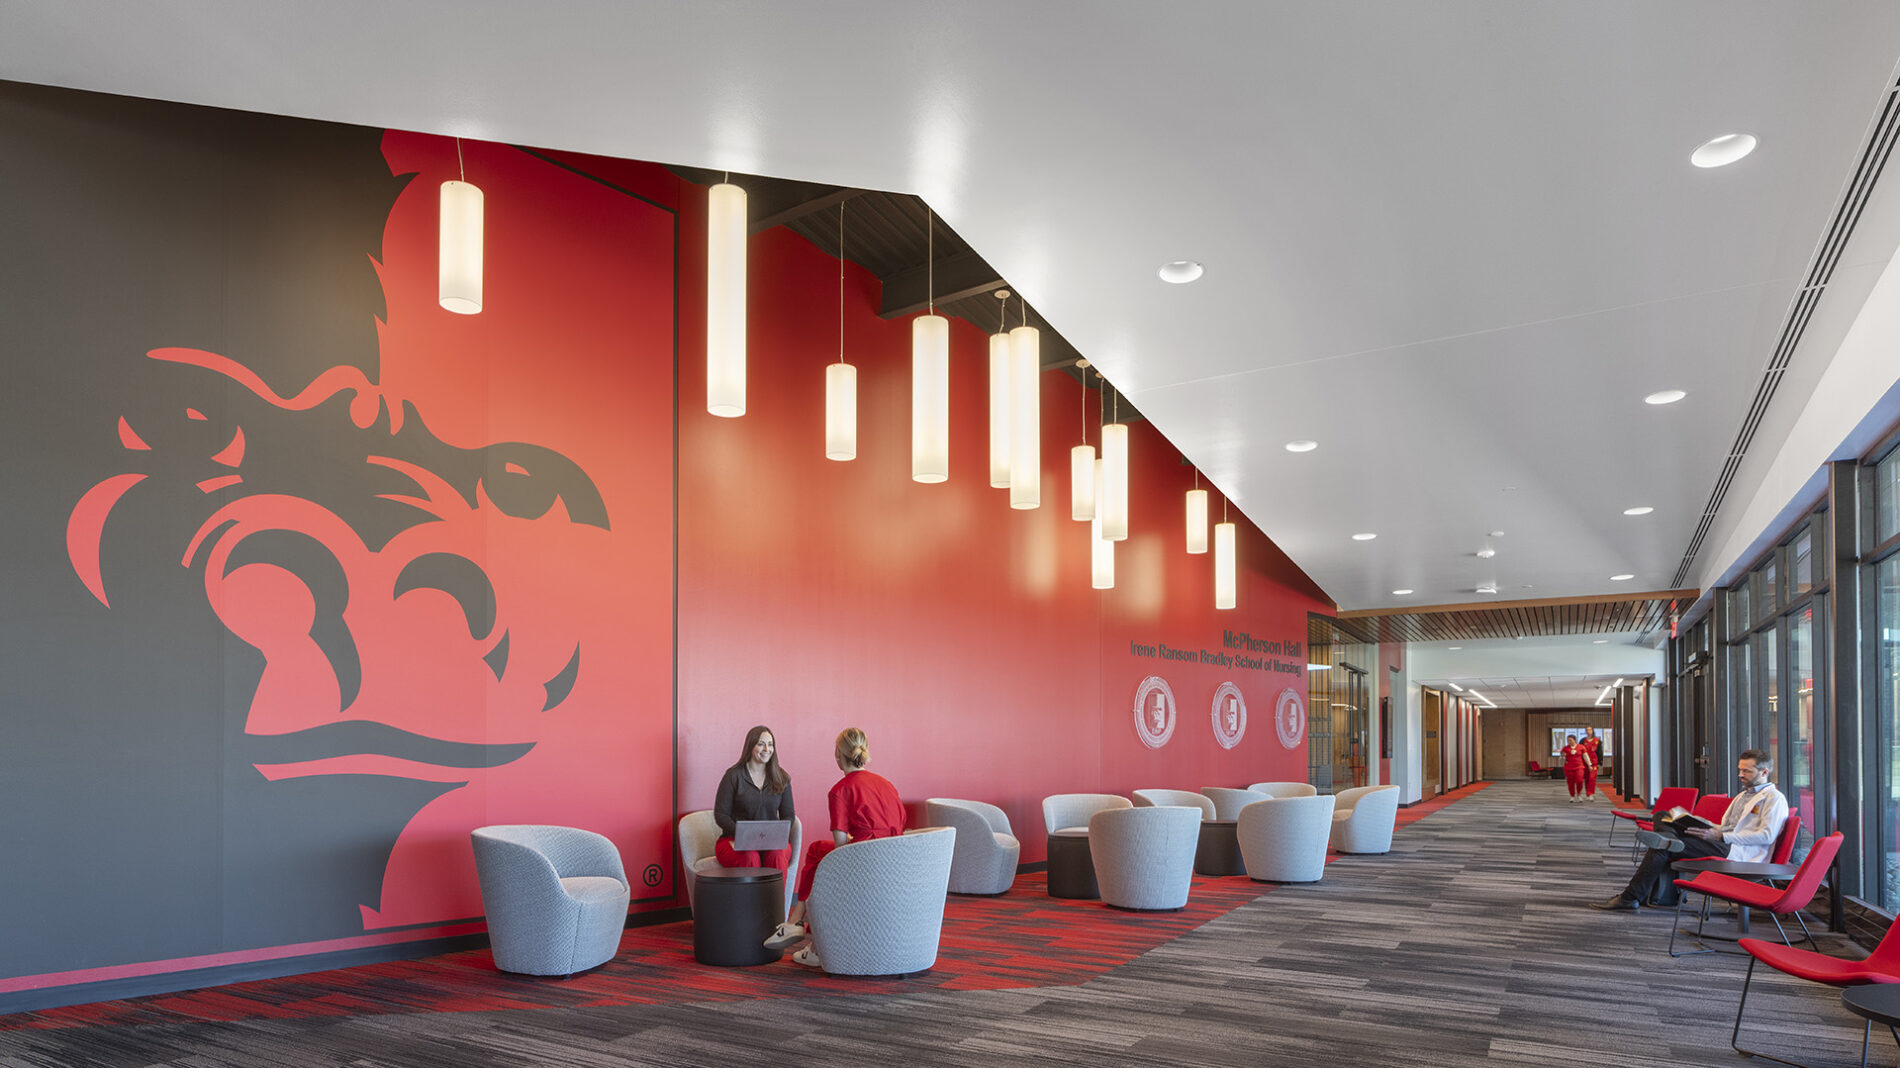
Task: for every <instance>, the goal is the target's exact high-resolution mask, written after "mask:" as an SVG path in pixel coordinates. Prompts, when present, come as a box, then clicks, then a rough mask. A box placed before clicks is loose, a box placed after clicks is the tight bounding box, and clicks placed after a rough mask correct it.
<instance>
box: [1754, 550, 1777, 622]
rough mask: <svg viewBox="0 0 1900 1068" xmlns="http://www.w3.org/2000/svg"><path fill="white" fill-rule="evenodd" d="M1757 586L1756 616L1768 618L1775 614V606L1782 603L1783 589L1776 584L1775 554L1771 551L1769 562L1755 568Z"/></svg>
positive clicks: (1757, 617)
mask: <svg viewBox="0 0 1900 1068" xmlns="http://www.w3.org/2000/svg"><path fill="white" fill-rule="evenodd" d="M1755 578H1756V580H1757V583H1758V584H1757V586H1756V588H1755V618H1756V619H1767V618H1768V617H1769V616H1772V615H1774V614H1775V606H1776V605H1779V604H1780V603H1781V589H1780V587H1778V586H1776V585H1775V556H1774V554H1773V553H1770V554H1769V556H1768V562H1767V563H1765V564H1763V565H1761V567H1759V568H1757V569H1756V570H1755Z"/></svg>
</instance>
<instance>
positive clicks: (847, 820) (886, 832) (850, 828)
mask: <svg viewBox="0 0 1900 1068" xmlns="http://www.w3.org/2000/svg"><path fill="white" fill-rule="evenodd" d="M832 755H833V756H834V757H836V758H837V761H838V770H839V771H842V772H844V778H842V779H839V780H838V782H837V785H835V786H833V787H832V788H831V793H830V795H829V798H830V803H831V804H830V807H831V840H830V841H825V840H823V839H820V840H818V841H815V842H813V843H811V845H809V846H807V847H806V848H805V862H804V863H803V864H801V865H799V868H798V900H797V901H795V902H793V903H792V913H791V915H790V916H788V917H786V919H785V922H784V923H781V924H779V925H778V930H776V931H773V932H772V937H770V938H768V939H766V940H765V945H766V948H768V949H785V948H787V947H788V946H791V945H793V944H795V943H798V942H802V941H806V931H805V923H804V919H805V899H806V898H808V897H810V896H811V882H812V878H813V877H814V876H815V875H816V874H817V871H818V864H819V862H820V861H822V860H824V859H825V855H826V854H828V853H830V852H831V851H832V850H834V849H836V848H838V847H839V846H842V845H845V844H847V843H849V842H861V841H864V840H866V839H871V838H890V837H894V836H896V835H900V834H903V833H904V802H903V801H902V800H901V799H900V798H899V797H898V796H897V787H895V786H892V785H891V781H890V780H889V779H886V778H885V777H884V776H882V775H879V774H877V773H876V772H872V771H866V770H865V767H866V765H868V764H870V762H871V743H870V742H869V741H868V740H867V739H866V738H865V737H864V732H863V731H861V730H859V729H858V728H856V727H847V728H845V729H844V730H843V731H841V732H839V734H838V744H837V747H836V749H835V751H834V752H833V754H832ZM792 959H793V960H795V961H797V962H798V963H800V964H805V965H809V966H811V967H813V968H817V967H821V966H822V965H821V964H820V962H819V960H818V953H817V951H816V950H815V949H813V948H812V947H811V945H810V944H809V943H808V942H807V944H806V945H805V946H804V947H803V948H801V949H800V950H799V951H798V952H796V953H794V954H792Z"/></svg>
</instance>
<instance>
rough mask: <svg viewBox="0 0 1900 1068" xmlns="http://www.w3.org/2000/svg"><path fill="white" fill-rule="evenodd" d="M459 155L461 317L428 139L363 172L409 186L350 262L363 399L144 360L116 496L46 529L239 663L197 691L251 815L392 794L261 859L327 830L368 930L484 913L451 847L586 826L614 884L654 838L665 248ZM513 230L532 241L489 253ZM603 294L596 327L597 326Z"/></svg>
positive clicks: (660, 812) (663, 709) (561, 174)
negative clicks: (408, 175) (357, 883)
mask: <svg viewBox="0 0 1900 1068" xmlns="http://www.w3.org/2000/svg"><path fill="white" fill-rule="evenodd" d="M466 148H467V152H468V156H469V164H468V167H469V175H470V178H471V180H477V181H481V182H482V183H484V184H485V185H487V186H488V203H489V207H490V212H491V217H490V221H489V231H490V235H491V237H490V241H489V257H490V264H491V267H490V275H489V278H490V280H489V288H490V292H491V293H493V294H496V296H495V297H494V298H493V299H491V301H490V307H489V309H488V311H486V312H485V313H484V314H483V315H481V316H479V317H474V318H473V319H471V320H462V319H461V318H460V317H456V316H450V315H448V314H446V313H443V312H441V311H440V310H439V309H437V308H436V307H435V306H434V300H433V289H434V284H435V283H434V241H435V234H434V216H433V212H434V197H435V190H436V187H437V184H438V183H439V181H440V180H441V177H442V176H443V172H444V170H445V169H452V168H453V167H454V166H455V163H454V160H455V153H454V148H453V145H452V143H449V142H443V141H441V140H440V139H435V138H424V137H420V136H413V135H396V134H392V135H389V136H388V137H387V138H386V139H385V142H384V151H385V155H386V157H387V158H388V160H389V162H390V163H391V169H392V170H393V171H395V172H396V173H398V174H401V173H405V172H408V171H417V172H420V175H419V177H418V178H417V179H416V180H415V181H413V182H411V183H410V184H409V185H408V187H407V188H406V189H405V190H404V191H403V192H402V193H401V195H400V196H399V198H398V199H397V201H396V204H395V207H394V208H393V209H392V210H391V212H390V215H389V219H388V222H387V224H386V227H385V231H384V248H383V252H384V259H383V261H382V262H381V263H378V264H376V265H375V266H376V268H377V270H378V272H379V275H380V277H381V279H382V284H383V290H384V294H385V300H386V304H387V307H388V318H387V321H384V322H378V323H377V328H378V337H379V338H380V341H381V346H380V354H379V360H378V361H376V362H375V363H374V364H373V367H374V371H373V372H372V371H366V370H365V369H364V368H362V367H358V366H353V365H349V364H340V365H338V366H335V367H331V368H329V369H328V370H325V371H323V372H321V373H320V374H318V375H316V377H315V378H314V379H313V380H310V381H308V382H301V381H292V382H289V383H284V382H283V381H281V379H282V378H283V377H284V375H283V374H278V375H277V378H278V381H275V382H273V381H268V380H267V375H268V374H269V373H270V372H264V371H260V370H259V369H254V367H253V366H252V362H251V361H248V360H240V359H238V358H236V357H233V356H230V355H224V354H218V353H213V352H206V351H202V350H199V349H190V348H157V349H153V350H152V351H150V352H149V353H148V354H147V355H148V358H149V360H150V361H152V363H150V364H148V365H147V366H148V367H150V368H152V369H153V371H154V376H153V377H154V380H155V381H159V382H162V383H163V384H164V385H163V386H162V388H161V389H160V391H159V392H160V393H161V394H162V396H161V397H160V398H159V400H162V401H163V402H164V403H159V401H158V400H155V401H153V403H151V404H149V405H146V406H145V407H146V410H144V411H142V412H139V413H136V414H135V415H134V416H131V417H126V418H121V419H120V420H119V425H118V433H119V438H120V442H121V444H122V445H123V446H124V447H125V449H126V450H127V451H126V457H127V461H128V466H129V467H130V468H132V469H131V470H129V471H127V472H126V473H122V474H116V475H114V476H112V477H109V478H106V479H104V480H103V481H101V482H99V483H98V484H97V485H95V486H94V487H93V488H92V489H91V490H90V491H88V492H87V493H85V495H84V497H83V498H82V499H81V500H80V501H79V502H78V504H77V505H76V507H75V508H74V509H73V511H72V514H71V517H70V520H69V524H68V530H67V548H68V553H69V556H70V558H71V562H72V566H73V569H74V572H75V573H76V575H77V576H78V578H79V580H80V581H81V582H82V583H83V584H84V585H85V587H86V588H87V589H88V590H90V591H91V593H92V595H93V596H94V597H96V598H97V599H98V600H99V601H100V602H101V603H103V604H106V605H108V606H111V607H114V608H115V610H116V608H117V604H116V602H117V601H118V600H119V599H120V597H121V596H122V595H124V596H131V597H137V596H138V595H139V585H140V584H139V582H138V581H137V578H138V576H139V575H141V574H142V572H141V571H139V570H138V568H140V567H149V566H152V564H151V554H152V552H154V551H158V552H161V553H162V554H164V555H163V556H162V557H161V559H169V560H170V561H171V566H175V567H177V568H182V569H184V570H185V571H186V572H188V573H190V574H191V575H193V576H198V577H200V578H201V581H202V594H203V598H204V606H205V607H208V609H209V611H210V612H211V613H212V614H213V615H214V616H215V619H216V620H217V622H218V623H219V624H221V625H222V627H223V628H224V629H225V630H226V631H228V633H229V635H230V636H231V637H232V638H235V639H236V640H237V641H238V642H241V643H242V644H243V646H247V647H249V649H250V650H254V651H255V656H256V658H258V661H257V663H256V666H255V670H254V672H253V671H251V670H250V669H248V668H246V667H243V665H244V664H247V663H250V662H251V661H249V660H247V659H246V658H233V659H232V660H231V661H230V662H229V663H225V664H223V665H220V664H207V665H206V668H207V670H210V671H218V670H221V669H222V670H224V671H226V672H227V674H231V675H233V676H234V677H233V681H232V682H231V683H230V688H231V689H232V690H234V691H239V696H238V698H236V699H242V695H241V691H242V689H243V687H244V686H247V685H249V684H251V683H253V682H254V685H255V689H254V691H253V692H251V693H250V694H249V697H248V701H247V702H246V703H245V704H244V705H243V706H242V719H243V722H242V730H241V734H239V735H236V736H235V737H232V738H231V739H230V741H231V744H235V745H237V746H238V747H239V751H240V753H241V760H240V763H241V764H242V765H248V766H249V767H250V768H254V769H255V771H256V773H257V774H258V775H260V776H261V777H262V779H263V780H264V783H262V784H258V785H257V786H256V790H257V793H258V796H260V797H266V796H270V794H269V792H270V791H271V790H272V789H280V790H281V789H283V788H285V787H288V786H290V785H291V784H294V783H297V782H298V781H300V780H310V781H316V780H321V781H322V782H325V783H330V784H335V785H338V786H341V787H344V788H345V790H344V792H345V793H348V792H350V791H358V790H360V791H375V790H378V789H383V788H384V787H385V786H386V785H387V786H388V788H389V789H391V790H394V791H397V792H395V793H391V794H390V797H391V798H392V799H391V800H390V801H389V802H388V803H387V805H386V806H384V807H388V808H394V809H397V810H399V814H398V816H397V817H396V819H395V821H394V824H393V825H396V826H400V827H401V832H400V835H399V836H398V837H397V838H396V840H395V841H393V842H392V841H388V840H387V839H386V838H383V837H381V836H382V835H384V834H385V833H386V832H384V831H381V830H378V829H376V828H375V827H372V826H370V825H369V824H367V823H363V824H351V823H349V822H348V821H349V820H350V819H351V818H352V817H351V816H350V815H349V814H347V813H346V812H344V807H345V806H343V805H341V804H340V803H339V802H337V801H335V800H325V801H322V802H318V801H315V800H311V801H309V802H300V803H302V804H305V805H306V806H307V807H306V808H304V809H301V810H296V809H295V807H294V804H293V805H292V809H293V810H292V811H289V812H287V813H286V814H285V815H283V817H282V819H283V820H284V821H285V822H287V823H288V824H289V825H288V826H283V827H275V828H271V827H263V828H260V829H259V830H258V831H257V833H258V834H259V835H265V834H283V835H288V836H291V838H290V843H291V844H290V846H288V847H287V848H288V849H291V850H294V849H295V848H296V846H297V843H298V841H299V839H298V838H297V837H296V836H298V835H300V834H303V833H305V831H306V830H307V829H308V828H311V827H317V826H324V827H325V828H326V831H325V833H324V834H322V835H314V834H313V835H311V837H310V838H309V839H308V841H309V842H310V843H311V844H310V845H309V847H308V848H309V850H317V849H318V848H319V847H318V846H317V845H316V844H315V843H316V842H317V841H319V840H321V841H322V842H324V843H326V844H325V845H324V846H322V847H321V848H323V849H333V850H334V851H335V852H336V853H337V855H336V856H335V857H331V858H314V859H316V860H318V861H320V862H327V863H334V864H337V865H344V866H349V865H356V866H363V867H366V868H368V869H372V870H374V871H375V872H377V873H379V875H380V893H379V894H377V895H376V896H375V897H374V899H372V900H362V901H358V902H354V904H357V905H360V906H361V917H362V925H363V926H364V927H367V928H379V927H391V926H401V925H412V924H423V923H432V922H442V921H447V920H454V919H461V918H466V917H470V916H474V915H478V914H480V912H481V906H480V900H479V897H478V894H477V890H476V883H475V879H474V876H473V868H472V861H471V859H470V856H469V849H468V843H467V835H468V832H469V830H471V829H473V828H474V827H477V826H481V825H484V824H489V823H515V822H520V823H561V824H568V825H574V826H581V827H588V828H592V829H596V830H599V831H602V832H603V833H607V834H609V835H610V836H612V837H614V838H616V839H617V840H618V841H619V842H620V843H621V846H622V851H623V853H625V854H628V855H627V856H626V858H625V859H626V861H627V864H628V866H629V868H637V867H640V866H644V865H645V864H646V863H648V862H650V861H651V860H657V859H659V858H658V857H657V856H655V857H648V856H646V851H648V850H652V849H653V846H652V840H653V839H654V838H655V836H654V835H652V834H651V833H650V832H651V831H652V830H653V829H654V828H655V827H658V826H660V825H663V824H664V823H665V822H666V821H667V819H668V817H669V815H670V800H669V799H670V796H671V783H670V781H669V779H670V756H669V755H668V754H670V740H669V739H670V729H671V725H670V720H671V691H670V682H669V679H670V665H671V658H672V651H671V602H670V595H669V576H670V573H671V566H672V562H671V557H670V549H671V527H672V524H671V522H670V507H671V503H670V502H671V465H670V462H668V460H667V459H666V457H668V456H669V455H670V449H671V439H672V427H671V418H672V396H671V393H670V389H669V383H668V382H667V380H665V379H661V380H660V383H659V386H658V388H653V387H652V386H651V385H650V384H649V381H648V380H647V376H648V375H650V374H651V373H652V371H653V369H654V368H655V367H657V368H659V369H660V370H661V371H662V372H665V371H666V370H667V369H668V368H670V361H671V347H672V344H673V336H672V300H673V297H672V291H671V270H672V263H671V260H672V252H671V242H672V239H673V238H672V225H673V220H672V217H671V215H670V213H668V212H666V211H664V210H662V209H659V208H656V207H653V206H652V205H649V204H644V203H641V202H639V201H637V200H635V199H633V198H631V197H627V196H625V195H624V194H622V193H619V192H617V191H614V190H611V189H608V188H606V187H604V186H600V185H598V184H595V183H590V182H588V181H587V180H585V179H583V178H580V177H578V176H576V175H573V174H571V173H569V172H566V171H563V170H560V169H559V168H556V167H553V166H551V165H549V164H547V163H545V162H543V161H540V160H538V159H535V158H534V157H532V156H529V155H527V154H525V153H521V152H518V151H515V150H510V149H505V148H501V147H499V146H466ZM511 205H512V207H511ZM510 211H514V212H527V211H534V212H535V213H536V214H535V215H534V217H533V219H532V222H533V225H532V226H519V227H514V228H510V227H509V226H508V225H507V224H508V221H509V214H508V213H509V212H510ZM629 248H637V249H639V251H638V252H637V253H629V252H628V251H627V250H628V249H629ZM601 272H605V273H606V274H607V276H608V278H609V279H610V280H611V283H612V284H616V285H619V286H621V287H623V288H622V292H623V294H624V296H623V299H621V300H619V301H616V302H614V303H612V304H603V303H601V302H599V301H598V300H597V299H596V296H597V294H596V293H595V292H594V290H595V288H596V287H598V286H599V285H600V284H601V281H602V279H601V277H600V273H601ZM603 354H615V359H613V360H603V359H602V356H603ZM629 357H633V358H632V359H629ZM643 361H644V362H643ZM655 361H665V362H659V363H656V362H655ZM643 366H644V368H645V370H644V371H643V370H641V368H642V367H643ZM530 442H532V444H531V443H530ZM644 456H651V457H652V460H651V462H643V461H642V458H643V457H644ZM187 498H188V499H190V500H193V501H201V502H202V506H201V507H199V508H197V509H196V511H195V512H193V511H192V509H191V507H190V506H181V505H180V503H179V502H180V501H181V500H182V499H187ZM181 508H182V510H181ZM187 514H191V515H195V516H196V517H197V518H196V519H195V521H186V520H181V519H178V518H174V517H177V516H180V515H187ZM636 519H638V520H642V522H635V521H634V520H636ZM616 521H618V524H619V525H616ZM135 557H136V558H138V559H137V564H136V566H135V564H134V562H133V560H134V558H135ZM248 655H249V654H247V657H248ZM234 665H237V666H234ZM405 784H406V785H405ZM249 788H250V787H245V789H249ZM296 796H308V797H314V796H316V795H301V794H300V795H296ZM324 796H325V797H326V798H332V799H334V798H336V797H338V796H340V795H338V794H335V793H332V794H328V795H324ZM324 806H328V808H329V811H323V810H321V809H322V808H323V807H324ZM658 840H660V841H664V838H663V836H662V837H659V838H658ZM636 843H637V845H636Z"/></svg>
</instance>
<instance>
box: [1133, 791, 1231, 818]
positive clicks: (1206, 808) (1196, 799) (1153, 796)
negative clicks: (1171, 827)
mask: <svg viewBox="0 0 1900 1068" xmlns="http://www.w3.org/2000/svg"><path fill="white" fill-rule="evenodd" d="M1129 796H1130V797H1131V798H1133V799H1134V802H1135V807H1136V808H1160V807H1162V806H1163V805H1174V806H1177V807H1180V808H1193V809H1199V810H1200V813H1201V818H1202V819H1204V820H1211V819H1214V818H1215V816H1214V802H1212V801H1210V800H1208V799H1207V798H1206V797H1203V796H1201V795H1200V794H1197V793H1195V792H1194V791H1192V790H1135V791H1132V792H1130V794H1129Z"/></svg>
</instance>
